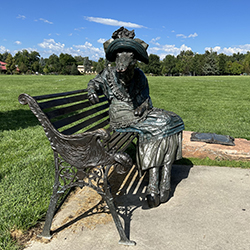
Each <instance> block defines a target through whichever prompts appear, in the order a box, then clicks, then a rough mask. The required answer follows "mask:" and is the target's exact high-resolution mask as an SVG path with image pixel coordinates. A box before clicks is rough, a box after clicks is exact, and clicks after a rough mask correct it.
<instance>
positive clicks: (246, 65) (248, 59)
mask: <svg viewBox="0 0 250 250" xmlns="http://www.w3.org/2000/svg"><path fill="white" fill-rule="evenodd" d="M243 71H244V73H246V74H248V75H249V74H250V52H248V53H247V55H246V56H245V59H244V62H243Z"/></svg>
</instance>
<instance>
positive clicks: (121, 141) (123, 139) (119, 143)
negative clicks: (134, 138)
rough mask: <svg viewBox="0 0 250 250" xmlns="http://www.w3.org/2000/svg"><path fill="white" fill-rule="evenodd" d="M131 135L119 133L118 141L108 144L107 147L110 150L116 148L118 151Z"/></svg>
mask: <svg viewBox="0 0 250 250" xmlns="http://www.w3.org/2000/svg"><path fill="white" fill-rule="evenodd" d="M131 135H132V133H121V134H120V136H119V140H115V141H113V142H112V143H109V146H110V147H111V148H113V147H116V148H117V149H120V148H121V147H122V146H123V144H124V143H125V142H126V141H127V140H128V139H129V137H130V136H131Z"/></svg>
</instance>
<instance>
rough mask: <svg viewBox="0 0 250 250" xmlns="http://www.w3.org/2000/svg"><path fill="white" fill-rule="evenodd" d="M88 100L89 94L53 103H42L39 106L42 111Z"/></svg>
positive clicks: (57, 100) (61, 99)
mask: <svg viewBox="0 0 250 250" xmlns="http://www.w3.org/2000/svg"><path fill="white" fill-rule="evenodd" d="M86 98H88V95H87V94H83V95H78V96H71V97H65V98H60V99H55V100H52V101H46V102H40V103H39V106H40V108H41V109H47V108H52V107H56V106H61V105H64V104H69V103H74V102H80V101H83V100H86Z"/></svg>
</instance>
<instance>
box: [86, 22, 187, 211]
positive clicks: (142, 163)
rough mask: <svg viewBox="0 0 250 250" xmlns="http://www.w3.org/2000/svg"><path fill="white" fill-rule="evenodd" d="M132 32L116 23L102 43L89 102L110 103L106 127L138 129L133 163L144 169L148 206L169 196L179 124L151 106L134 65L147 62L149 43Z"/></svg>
mask: <svg viewBox="0 0 250 250" xmlns="http://www.w3.org/2000/svg"><path fill="white" fill-rule="evenodd" d="M134 36H135V34H134V30H132V31H128V30H127V29H125V28H124V27H121V28H120V29H118V30H117V31H115V32H114V33H113V35H112V38H111V39H109V40H108V41H106V42H105V43H104V50H105V52H106V59H107V60H108V61H109V62H115V63H116V66H115V67H111V66H107V67H106V68H105V69H104V70H103V71H101V72H100V73H99V74H98V75H97V76H96V77H95V78H94V79H92V80H90V82H89V83H88V98H89V100H90V102H91V103H93V104H94V103H96V102H98V101H99V99H98V95H97V93H102V94H104V95H105V96H106V97H107V99H108V100H109V102H110V109H109V114H110V125H111V127H112V128H113V129H114V130H116V131H118V132H138V133H139V136H138V137H139V138H138V141H137V150H136V161H137V166H138V168H139V169H141V170H148V171H149V183H148V187H147V194H146V198H147V202H148V205H149V207H150V208H153V207H157V206H158V205H159V204H160V203H164V202H166V201H167V200H168V199H169V195H170V181H171V168H172V164H173V162H174V161H175V160H178V159H180V158H181V157H182V150H181V149H182V131H183V130H184V123H183V121H182V119H181V118H180V117H179V116H178V115H176V114H175V113H173V112H170V111H166V110H163V109H159V108H155V107H153V105H152V101H151V98H150V96H149V87H148V81H147V78H146V76H145V75H144V73H143V72H142V71H141V70H140V69H138V68H136V67H135V65H136V61H137V60H139V61H141V62H144V63H148V61H149V58H148V54H147V51H146V50H147V47H148V45H147V44H146V43H145V42H144V41H142V40H140V39H137V38H136V39H134Z"/></svg>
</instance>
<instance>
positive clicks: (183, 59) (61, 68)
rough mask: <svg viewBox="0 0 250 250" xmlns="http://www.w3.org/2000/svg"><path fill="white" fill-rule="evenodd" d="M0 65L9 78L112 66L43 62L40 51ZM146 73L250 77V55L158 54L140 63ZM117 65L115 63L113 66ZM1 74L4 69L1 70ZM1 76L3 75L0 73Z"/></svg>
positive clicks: (2, 57) (65, 57) (3, 57)
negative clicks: (4, 67)
mask: <svg viewBox="0 0 250 250" xmlns="http://www.w3.org/2000/svg"><path fill="white" fill-rule="evenodd" d="M0 61H2V62H5V63H6V69H7V72H6V73H7V74H20V73H21V74H33V73H40V74H62V75H78V74H80V72H79V71H78V69H77V66H78V65H83V66H84V71H85V73H92V72H94V73H96V72H97V73H99V72H100V71H101V70H102V69H104V67H105V66H106V65H107V64H109V62H107V61H106V59H103V58H99V60H98V61H97V62H96V61H92V60H89V58H88V57H82V56H75V57H73V56H72V55H70V54H64V53H61V54H60V55H59V56H58V55H55V54H52V55H50V56H49V58H43V57H41V56H40V54H39V53H38V52H37V51H31V52H29V51H27V50H22V51H18V52H17V53H16V54H15V55H14V56H12V55H11V54H10V53H8V52H5V53H3V54H0ZM137 64H138V65H137V66H138V67H139V68H141V69H142V70H143V71H144V73H146V74H152V75H165V76H177V75H193V76H195V75H240V74H250V52H247V53H246V54H242V53H237V54H236V53H235V54H233V55H230V56H228V55H226V54H223V53H221V54H218V53H217V52H214V51H213V50H212V49H210V50H207V51H205V53H204V54H198V53H194V52H193V51H191V50H188V51H181V52H180V54H179V55H177V56H174V55H166V56H165V58H164V59H163V60H160V57H159V56H158V55H155V54H150V55H149V63H148V64H145V63H141V62H137ZM113 65H114V63H113ZM0 71H1V67H0ZM0 73H1V72H0Z"/></svg>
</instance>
